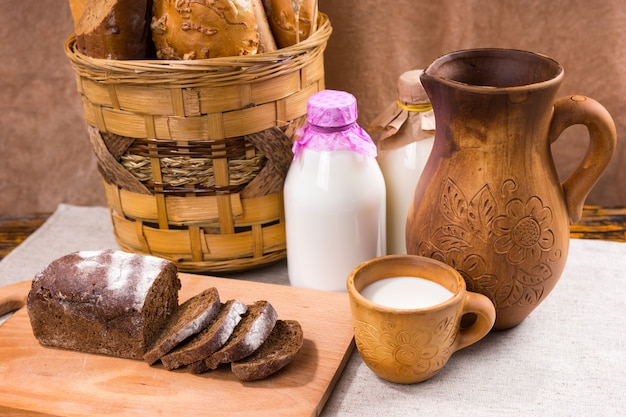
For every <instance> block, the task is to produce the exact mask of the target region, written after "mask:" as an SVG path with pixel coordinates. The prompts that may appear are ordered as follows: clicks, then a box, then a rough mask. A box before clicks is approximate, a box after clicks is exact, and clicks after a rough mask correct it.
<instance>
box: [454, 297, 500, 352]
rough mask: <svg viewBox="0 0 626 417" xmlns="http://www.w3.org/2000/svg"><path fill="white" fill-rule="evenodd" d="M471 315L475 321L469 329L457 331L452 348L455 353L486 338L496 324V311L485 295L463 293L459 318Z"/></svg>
mask: <svg viewBox="0 0 626 417" xmlns="http://www.w3.org/2000/svg"><path fill="white" fill-rule="evenodd" d="M471 313H473V314H475V315H476V320H475V321H474V323H472V324H471V325H470V326H469V327H466V328H462V329H461V330H460V331H459V335H458V337H457V339H456V344H455V347H454V351H455V352H456V351H457V350H459V349H463V348H464V347H467V346H469V345H471V344H473V343H476V342H478V341H479V340H480V339H482V338H483V337H485V336H487V333H489V331H490V330H491V328H492V327H493V325H494V323H495V322H496V309H495V307H494V305H493V303H492V302H491V300H490V299H489V298H488V297H487V296H485V295H482V294H479V293H475V292H469V291H468V292H466V293H465V302H464V304H463V312H462V314H461V317H462V316H464V315H465V314H471Z"/></svg>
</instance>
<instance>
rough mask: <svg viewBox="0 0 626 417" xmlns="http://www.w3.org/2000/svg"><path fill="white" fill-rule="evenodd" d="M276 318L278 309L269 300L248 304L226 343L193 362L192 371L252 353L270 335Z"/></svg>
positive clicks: (208, 368) (199, 370)
mask: <svg viewBox="0 0 626 417" xmlns="http://www.w3.org/2000/svg"><path fill="white" fill-rule="evenodd" d="M276 319H277V313H276V310H275V309H274V307H273V306H272V305H271V304H270V303H269V302H268V301H265V300H261V301H257V302H255V303H254V304H252V305H250V306H248V311H247V312H246V314H245V315H244V317H243V319H242V320H241V321H240V322H239V324H238V325H237V327H236V328H235V330H234V331H233V334H232V335H231V337H230V338H229V339H228V341H227V342H226V344H225V345H224V346H222V347H221V348H220V349H219V350H218V351H216V352H215V353H213V354H212V355H210V356H209V357H207V358H205V359H203V360H201V361H198V362H194V363H192V364H191V371H192V372H193V373H196V374H199V373H203V372H206V371H209V370H213V369H216V368H217V367H218V366H220V365H221V364H223V363H229V362H234V361H238V360H240V359H243V358H245V357H246V356H248V355H250V354H252V353H253V352H254V351H255V350H257V349H258V348H259V347H260V346H261V345H262V344H263V342H264V341H265V340H266V339H267V338H268V337H269V335H270V333H271V332H272V329H273V328H274V325H275V324H276Z"/></svg>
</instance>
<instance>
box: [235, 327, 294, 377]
mask: <svg viewBox="0 0 626 417" xmlns="http://www.w3.org/2000/svg"><path fill="white" fill-rule="evenodd" d="M303 343H304V335H303V333H302V326H300V323H299V322H298V321H297V320H277V321H276V325H275V326H274V329H273V330H272V332H271V333H270V335H269V337H268V338H267V340H266V341H265V342H263V344H262V345H261V347H259V348H258V349H257V350H256V351H254V353H252V354H251V355H250V356H247V357H245V358H244V359H242V360H240V361H236V362H232V363H231V365H230V368H231V370H232V371H233V374H234V375H235V376H236V377H237V378H238V379H240V380H241V381H255V380H257V379H263V378H266V377H268V376H270V375H271V374H273V373H275V372H278V371H279V370H280V369H282V368H284V367H285V366H286V365H287V364H289V363H290V362H291V361H292V360H293V358H294V357H295V356H296V354H297V353H298V352H299V351H300V349H301V348H302V345H303Z"/></svg>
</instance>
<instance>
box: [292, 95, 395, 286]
mask: <svg viewBox="0 0 626 417" xmlns="http://www.w3.org/2000/svg"><path fill="white" fill-rule="evenodd" d="M297 136H298V139H297V140H296V141H295V143H294V145H293V152H294V159H293V162H292V164H291V166H290V168H289V171H288V173H287V177H286V179H285V186H284V202H285V227H286V235H287V265H288V273H289V281H290V283H291V285H293V286H296V287H304V288H315V289H320V290H327V291H346V279H347V278H348V275H349V274H350V272H351V271H352V269H353V268H354V267H356V266H357V265H358V264H360V263H361V262H363V261H366V260H368V259H371V258H375V257H377V256H382V255H384V254H385V247H386V242H385V239H386V231H385V228H386V220H385V210H386V202H385V181H384V178H383V175H382V172H381V170H380V167H379V166H378V163H377V162H376V153H377V150H376V145H375V144H374V142H373V141H372V139H371V137H370V136H369V135H368V134H367V132H366V131H365V130H364V129H362V128H361V127H360V126H359V125H358V123H357V102H356V98H355V97H354V96H353V95H352V94H350V93H347V92H344V91H335V90H323V91H320V92H318V93H316V94H314V95H313V96H311V97H310V98H309V101H308V103H307V122H306V124H305V126H304V127H303V128H302V129H301V130H300V131H299V132H298V133H297Z"/></svg>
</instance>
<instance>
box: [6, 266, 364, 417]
mask: <svg viewBox="0 0 626 417" xmlns="http://www.w3.org/2000/svg"><path fill="white" fill-rule="evenodd" d="M180 278H181V282H182V289H181V292H180V299H181V302H182V301H184V300H185V299H187V298H189V297H191V296H192V295H194V294H197V293H198V292H200V291H202V290H203V289H205V288H208V287H212V286H214V287H216V288H217V289H218V290H219V293H220V298H221V299H222V300H227V299H230V298H236V299H239V300H241V301H242V302H244V303H248V304H249V303H252V302H254V301H256V300H260V299H265V300H268V301H270V302H271V303H272V305H273V306H274V307H275V309H276V311H277V312H278V317H279V318H280V319H295V320H298V321H300V324H301V325H302V329H303V332H304V338H305V340H304V345H303V347H302V350H301V351H300V352H299V354H298V356H297V357H296V358H295V359H294V361H293V362H292V363H291V364H289V365H288V366H287V367H286V368H284V369H283V370H281V371H280V372H278V373H277V374H275V375H273V376H271V377H269V378H267V379H265V380H261V381H255V382H245V383H244V382H241V381H239V380H237V379H236V378H235V377H234V376H233V375H232V374H231V372H230V368H229V367H222V368H219V369H217V370H215V371H212V372H209V373H206V374H202V375H194V374H191V373H189V372H188V371H186V370H176V371H167V370H165V369H164V368H163V367H162V365H161V364H160V363H158V364H157V365H154V366H149V365H148V364H147V363H144V362H141V361H135V360H129V359H119V358H113V357H108V356H103V355H93V354H86V353H81V352H74V351H68V350H62V349H54V348H46V347H43V346H41V345H40V344H39V343H38V341H37V340H36V339H35V338H34V336H33V334H32V330H31V327H30V321H29V318H28V313H27V311H26V308H25V307H23V303H24V300H25V297H26V295H27V294H28V291H29V290H30V281H27V282H23V283H19V284H15V285H12V286H8V287H4V288H0V311H1V310H2V309H3V308H4V309H7V308H9V307H11V308H14V307H15V306H20V305H21V306H22V308H20V309H19V310H18V311H17V312H16V313H15V314H14V315H13V316H11V317H10V318H9V319H8V320H7V321H6V322H5V323H4V324H2V325H1V326H0V381H1V382H0V415H1V416H3V417H13V416H34V415H35V416H36V415H42V416H63V417H66V416H81V417H82V416H93V417H95V416H105V415H106V416H124V417H134V416H137V417H140V416H141V417H145V416H168V417H169V416H177V417H185V416H193V417H198V416H204V415H211V416H230V417H232V416H253V415H263V416H268V415H271V416H317V415H319V414H320V412H321V410H322V408H323V406H324V404H325V403H326V400H327V399H328V397H329V395H330V393H331V392H332V389H333V387H334V385H335V383H336V382H337V379H338V378H339V375H340V374H341V371H342V370H343V367H344V366H345V364H346V361H347V359H348V357H349V356H350V353H351V352H352V351H353V349H354V342H353V330H352V324H351V317H350V306H349V302H348V298H347V297H348V296H347V294H345V293H333V292H325V291H317V290H310V289H302V288H294V287H290V286H283V285H274V284H263V283H255V282H249V281H242V280H233V279H225V278H214V277H207V276H198V275H191V274H180Z"/></svg>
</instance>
